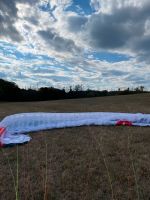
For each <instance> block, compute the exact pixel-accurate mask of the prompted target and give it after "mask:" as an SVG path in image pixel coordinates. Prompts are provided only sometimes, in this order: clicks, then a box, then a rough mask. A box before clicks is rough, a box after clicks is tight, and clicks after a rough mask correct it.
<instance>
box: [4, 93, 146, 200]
mask: <svg viewBox="0 0 150 200" xmlns="http://www.w3.org/2000/svg"><path fill="white" fill-rule="evenodd" d="M92 111H95V112H98V111H107V112H109V111H110V112H130V113H132V112H133V113H150V94H137V95H124V96H123V95H122V96H111V97H97V98H88V99H70V100H57V101H43V102H26V103H24V102H19V103H10V102H6V103H0V119H3V117H5V116H7V115H10V114H14V113H20V112H92ZM29 134H30V135H31V136H32V140H31V141H30V142H29V143H28V144H25V145H21V146H15V147H11V148H3V149H0V200H14V199H16V200H17V199H20V200H42V199H43V200H100V199H102V200H103V199H104V200H110V199H114V200H134V199H137V200H141V199H143V200H148V199H150V128H149V127H126V126H84V127H74V128H63V129H53V130H47V131H41V132H36V133H29Z"/></svg>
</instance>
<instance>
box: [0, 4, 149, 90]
mask: <svg viewBox="0 0 150 200" xmlns="http://www.w3.org/2000/svg"><path fill="white" fill-rule="evenodd" d="M29 10H30V12H29ZM149 53H150V3H149V1H148V0H143V1H142V2H139V1H137V0H32V1H31V0H21V1H19V0H14V1H12V0H1V1H0V78H4V79H7V80H10V81H14V82H16V83H17V84H18V85H19V86H20V87H33V88H36V87H42V86H54V87H58V88H63V87H66V88H67V87H69V86H70V85H76V84H82V85H84V87H85V88H88V87H89V88H91V89H117V88H118V87H122V88H125V87H137V86H140V85H143V86H145V88H147V89H149V88H150V81H149V80H150V67H149V64H150V59H149Z"/></svg>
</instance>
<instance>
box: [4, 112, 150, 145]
mask: <svg viewBox="0 0 150 200" xmlns="http://www.w3.org/2000/svg"><path fill="white" fill-rule="evenodd" d="M83 125H130V126H131V125H133V126H150V114H142V113H137V114H131V113H113V112H85V113H21V114H14V115H10V116H8V117H5V118H4V119H3V120H2V121H1V122H0V143H1V145H2V146H3V145H6V144H19V143H24V142H28V141H30V140H31V137H30V136H28V135H27V134H24V133H28V132H30V131H39V130H46V129H53V128H63V127H74V126H83Z"/></svg>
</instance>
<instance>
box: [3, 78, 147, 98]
mask: <svg viewBox="0 0 150 200" xmlns="http://www.w3.org/2000/svg"><path fill="white" fill-rule="evenodd" d="M146 92H148V91H145V90H144V87H143V86H140V87H137V88H134V89H132V90H131V89H130V88H127V89H124V90H121V89H119V88H118V90H114V91H113V90H112V91H108V90H102V91H99V90H91V89H87V90H83V87H82V85H76V86H74V87H71V86H70V88H69V90H68V91H65V89H58V88H54V87H41V88H39V89H37V90H36V89H31V88H29V89H21V88H19V87H18V85H17V84H16V83H14V82H10V81H7V80H3V79H0V101H44V100H58V99H72V98H88V97H101V96H112V95H128V94H137V93H146Z"/></svg>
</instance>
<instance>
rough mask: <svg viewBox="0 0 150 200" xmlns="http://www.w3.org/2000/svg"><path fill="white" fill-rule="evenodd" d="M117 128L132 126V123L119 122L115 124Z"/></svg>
mask: <svg viewBox="0 0 150 200" xmlns="http://www.w3.org/2000/svg"><path fill="white" fill-rule="evenodd" d="M116 125H117V126H122V125H123V126H132V122H131V121H127V120H119V121H117V123H116Z"/></svg>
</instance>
